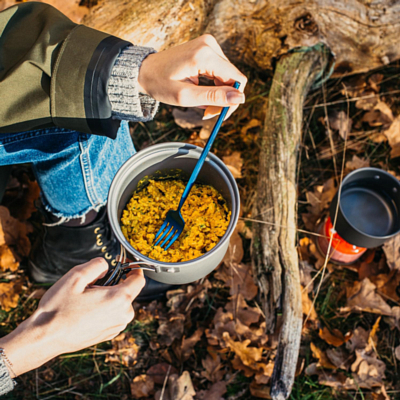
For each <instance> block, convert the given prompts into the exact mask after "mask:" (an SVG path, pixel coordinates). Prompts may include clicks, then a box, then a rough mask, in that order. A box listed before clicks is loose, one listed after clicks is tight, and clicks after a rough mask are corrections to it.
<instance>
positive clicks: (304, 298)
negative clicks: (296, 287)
mask: <svg viewBox="0 0 400 400" xmlns="http://www.w3.org/2000/svg"><path fill="white" fill-rule="evenodd" d="M301 304H302V308H303V314H304V315H305V316H308V319H309V321H316V320H317V319H318V316H317V313H316V311H315V308H314V306H313V302H312V300H311V299H310V298H309V297H308V294H307V291H306V290H304V288H303V287H301Z"/></svg>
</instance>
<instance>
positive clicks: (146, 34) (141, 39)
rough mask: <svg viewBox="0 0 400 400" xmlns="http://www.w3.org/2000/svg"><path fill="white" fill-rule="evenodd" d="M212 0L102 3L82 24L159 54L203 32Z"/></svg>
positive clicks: (108, 0) (140, 0) (143, 0)
mask: <svg viewBox="0 0 400 400" xmlns="http://www.w3.org/2000/svg"><path fill="white" fill-rule="evenodd" d="M215 1H216V0H163V1H147V0H130V1H126V0H103V1H100V2H99V4H98V6H96V7H93V8H92V9H91V11H90V13H89V15H88V16H86V17H85V19H84V20H83V23H84V24H85V25H89V26H91V27H92V28H95V29H99V30H101V31H104V32H108V33H111V34H113V35H116V36H118V37H121V38H123V39H126V40H129V41H131V42H132V43H134V44H136V45H142V46H150V47H154V48H155V49H156V50H162V49H165V48H167V47H169V46H174V45H177V44H180V43H184V42H187V41H188V40H190V39H193V38H195V37H197V36H199V35H201V34H202V33H203V32H204V29H205V27H206V25H207V19H208V15H209V14H210V11H211V10H212V8H213V6H214V4H215Z"/></svg>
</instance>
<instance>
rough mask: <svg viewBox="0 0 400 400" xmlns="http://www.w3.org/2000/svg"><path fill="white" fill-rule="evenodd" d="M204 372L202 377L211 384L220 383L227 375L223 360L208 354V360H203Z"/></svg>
mask: <svg viewBox="0 0 400 400" xmlns="http://www.w3.org/2000/svg"><path fill="white" fill-rule="evenodd" d="M201 363H202V365H203V368H204V371H201V376H202V377H204V378H206V379H207V380H209V381H210V382H220V381H221V380H222V378H223V376H224V375H225V373H226V371H225V369H222V364H221V358H220V356H218V355H211V354H207V356H206V358H204V359H203V360H201Z"/></svg>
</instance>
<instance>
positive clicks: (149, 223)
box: [121, 180, 231, 262]
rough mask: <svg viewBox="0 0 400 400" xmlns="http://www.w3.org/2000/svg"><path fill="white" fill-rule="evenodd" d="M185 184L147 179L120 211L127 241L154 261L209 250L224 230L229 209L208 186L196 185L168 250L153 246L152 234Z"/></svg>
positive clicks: (173, 206)
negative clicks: (181, 224)
mask: <svg viewBox="0 0 400 400" xmlns="http://www.w3.org/2000/svg"><path fill="white" fill-rule="evenodd" d="M185 186H186V183H185V182H183V181H181V180H163V181H154V180H150V181H149V185H148V186H146V187H145V188H144V189H143V190H141V191H139V192H135V193H134V194H133V196H132V198H131V200H130V201H129V203H128V204H127V206H126V209H125V210H124V211H123V214H122V218H121V222H122V225H121V229H122V232H123V234H124V236H125V237H126V239H127V240H128V241H129V242H130V244H131V245H132V246H133V247H134V248H135V249H136V250H138V251H139V252H140V253H142V254H144V255H146V256H147V257H149V258H152V259H153V260H158V261H164V262H182V261H187V260H192V259H194V258H197V257H200V256H201V255H203V254H205V253H206V252H208V251H210V250H211V249H212V248H213V247H214V246H215V245H216V244H217V243H218V242H219V240H220V239H221V237H222V236H223V235H224V233H225V232H226V230H227V228H228V225H229V220H230V217H231V212H230V211H229V210H228V207H227V205H226V202H225V200H224V199H223V197H222V196H221V195H220V194H219V193H218V191H217V190H215V189H214V188H213V187H211V186H206V185H197V184H195V185H194V186H193V188H192V190H191V192H190V194H189V197H188V198H187V200H186V202H185V204H184V205H183V207H182V216H183V219H184V220H185V228H184V230H183V232H182V233H181V235H180V236H179V238H178V239H177V240H176V241H175V243H174V244H173V245H172V246H171V247H170V248H169V249H168V250H167V251H165V250H163V249H162V248H161V247H160V246H154V247H153V242H154V238H155V234H156V233H157V231H158V230H159V229H160V227H161V225H162V223H163V222H164V220H165V217H166V214H167V212H168V211H169V210H176V209H177V208H178V204H179V200H180V198H181V195H182V193H183V191H184V189H185Z"/></svg>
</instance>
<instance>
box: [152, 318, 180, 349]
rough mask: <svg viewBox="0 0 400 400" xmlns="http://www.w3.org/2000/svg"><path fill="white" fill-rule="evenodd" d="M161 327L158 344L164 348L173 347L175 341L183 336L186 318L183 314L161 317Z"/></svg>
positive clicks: (158, 330)
mask: <svg viewBox="0 0 400 400" xmlns="http://www.w3.org/2000/svg"><path fill="white" fill-rule="evenodd" d="M159 322H160V325H159V327H158V329H157V334H158V335H159V336H158V342H159V343H160V344H161V345H162V346H171V344H172V342H173V341H174V340H175V339H180V338H181V337H182V335H183V325H184V323H185V316H184V315H183V314H178V313H171V314H169V315H167V316H166V317H160V319H159Z"/></svg>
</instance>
